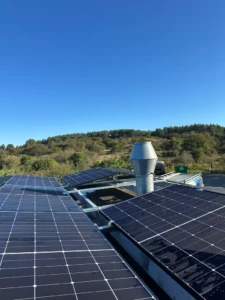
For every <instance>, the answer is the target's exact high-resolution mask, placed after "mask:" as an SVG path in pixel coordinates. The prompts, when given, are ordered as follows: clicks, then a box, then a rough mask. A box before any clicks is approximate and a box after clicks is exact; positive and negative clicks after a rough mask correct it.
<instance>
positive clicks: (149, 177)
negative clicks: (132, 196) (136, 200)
mask: <svg viewBox="0 0 225 300" xmlns="http://www.w3.org/2000/svg"><path fill="white" fill-rule="evenodd" d="M157 159H158V157H157V155H156V153H155V150H154V148H153V146H152V143H151V142H140V143H135V144H134V147H133V150H132V152H131V155H130V162H131V164H132V166H133V169H134V172H135V175H136V188H137V195H138V196H140V195H143V194H146V193H150V192H153V191H154V175H153V174H154V171H155V166H156V162H157Z"/></svg>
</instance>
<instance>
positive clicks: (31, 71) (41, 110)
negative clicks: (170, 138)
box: [0, 0, 225, 145]
mask: <svg viewBox="0 0 225 300" xmlns="http://www.w3.org/2000/svg"><path fill="white" fill-rule="evenodd" d="M0 104H1V106H0V112H1V115H0V128H1V133H0V144H2V143H4V144H8V143H13V144H14V145H21V144H23V143H25V141H26V140H27V139H29V138H34V139H44V138H47V137H49V136H54V135H59V134H66V133H75V132H87V131H96V130H104V129H106V130H109V129H119V128H133V129H147V130H152V129H155V128H161V127H164V126H173V125H186V124H192V123H216V124H220V125H223V126H225V1H224V0H184V1H181V0H169V1H168V0H161V1H158V0H140V1H137V0H135V1H134V0H107V1H106V0H82V1H81V0H80V1H78V0H77V1H76V0H60V1H58V0H19V1H17V0H2V1H1V3H0Z"/></svg>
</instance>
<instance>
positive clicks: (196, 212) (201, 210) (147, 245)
mask: <svg viewBox="0 0 225 300" xmlns="http://www.w3.org/2000/svg"><path fill="white" fill-rule="evenodd" d="M102 213H103V214H104V215H105V216H106V217H107V218H108V219H111V220H113V221H114V223H115V224H116V225H117V226H118V227H119V228H120V229H121V230H122V231H123V232H124V233H126V235H127V236H129V237H130V238H131V239H132V240H133V241H135V243H137V244H138V245H139V247H141V248H142V249H144V251H145V252H146V253H147V254H148V255H149V256H150V257H151V258H152V259H153V260H154V261H156V262H157V263H158V264H159V265H160V266H162V267H163V268H164V270H166V272H169V273H170V274H171V275H172V276H173V277H174V278H176V280H178V281H182V282H183V283H185V284H186V285H185V287H186V289H187V290H188V291H189V292H191V293H193V294H194V295H195V296H196V297H199V298H200V299H222V298H223V297H224V294H223V297H222V296H221V295H222V293H223V291H224V287H225V195H221V194H217V193H212V192H207V191H200V190H198V189H195V188H191V187H185V186H179V185H174V186H170V187H168V188H165V189H163V190H160V191H156V192H153V193H151V194H146V195H143V196H141V197H137V198H133V199H131V200H127V201H125V202H123V203H120V204H117V205H115V206H113V207H110V208H106V209H103V210H102Z"/></svg>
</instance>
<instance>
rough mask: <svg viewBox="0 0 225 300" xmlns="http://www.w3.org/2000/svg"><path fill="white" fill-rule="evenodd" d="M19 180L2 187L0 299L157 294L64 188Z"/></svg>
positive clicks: (80, 299) (85, 298)
mask: <svg viewBox="0 0 225 300" xmlns="http://www.w3.org/2000/svg"><path fill="white" fill-rule="evenodd" d="M17 178H18V179H19V181H20V182H19V181H18V180H17ZM14 180H17V183H19V184H20V185H19V186H18V185H15V184H14V185H12V184H7V185H5V186H4V187H3V188H2V189H1V190H0V299H7V300H15V299H17V300H19V299H21V300H22V299H23V300H24V299H26V300H31V299H32V300H36V299H43V300H44V299H46V300H47V299H48V300H51V299H56V298H57V299H62V300H64V299H65V300H66V299H68V300H70V299H76V300H88V299H100V300H101V299H104V300H105V299H109V300H110V299H117V300H122V299H130V300H132V299H154V297H153V296H152V294H151V293H150V292H149V291H148V290H147V289H146V288H145V287H144V285H143V284H142V283H141V281H140V280H139V279H138V278H137V277H136V275H135V274H134V273H133V271H132V270H131V269H130V268H129V267H128V266H127V265H126V264H125V263H124V262H123V260H122V259H121V258H120V257H119V256H118V254H117V253H116V252H115V250H113V248H112V247H111V245H110V244H109V243H108V241H107V240H106V239H105V238H104V237H103V236H102V234H101V233H100V232H99V230H98V228H97V227H96V226H95V225H94V224H93V223H92V222H91V221H90V220H89V219H88V217H87V216H86V215H85V214H84V213H83V211H82V210H81V209H80V208H79V206H78V205H77V204H76V203H75V202H74V201H73V199H72V198H71V197H70V196H68V195H67V194H66V193H65V190H64V189H63V188H58V187H57V186H51V187H50V186H47V185H48V183H47V185H42V186H38V185H37V184H39V182H37V180H36V182H35V184H33V185H28V182H29V184H30V182H31V177H30V176H27V177H24V176H23V177H22V179H21V177H19V176H16V178H14ZM21 180H23V181H24V182H23V183H22V182H21ZM32 180H33V179H32ZM38 181H41V178H39V180H38ZM27 188H28V189H27ZM40 190H42V191H43V193H40ZM59 190H60V193H58V191H59ZM26 191H28V192H29V193H26ZM51 191H53V192H54V191H57V193H51ZM61 191H63V193H62V195H61Z"/></svg>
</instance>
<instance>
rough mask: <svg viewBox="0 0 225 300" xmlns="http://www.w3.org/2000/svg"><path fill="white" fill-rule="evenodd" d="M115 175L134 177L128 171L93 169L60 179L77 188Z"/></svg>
mask: <svg viewBox="0 0 225 300" xmlns="http://www.w3.org/2000/svg"><path fill="white" fill-rule="evenodd" d="M116 174H127V175H132V176H134V173H133V172H132V171H130V170H119V169H109V168H93V169H89V170H86V171H82V172H78V173H75V174H70V175H66V176H64V177H62V179H63V180H64V181H65V182H66V183H67V184H69V185H70V186H73V187H75V186H78V185H80V184H84V183H88V182H92V181H95V180H98V179H102V178H104V177H108V176H112V175H116Z"/></svg>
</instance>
